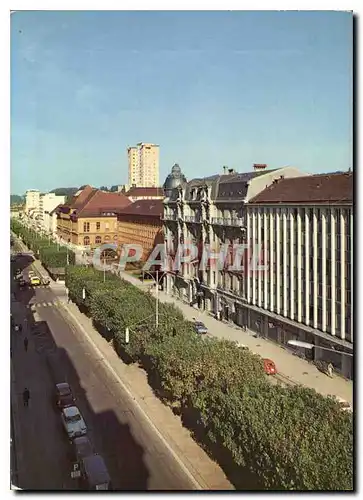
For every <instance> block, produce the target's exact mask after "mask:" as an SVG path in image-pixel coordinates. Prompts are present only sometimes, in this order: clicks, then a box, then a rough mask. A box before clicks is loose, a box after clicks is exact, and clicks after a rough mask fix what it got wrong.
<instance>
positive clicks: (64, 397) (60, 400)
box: [55, 382, 74, 410]
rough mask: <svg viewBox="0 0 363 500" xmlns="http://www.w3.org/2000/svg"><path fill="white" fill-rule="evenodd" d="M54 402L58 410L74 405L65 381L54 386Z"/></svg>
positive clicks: (70, 391)
mask: <svg viewBox="0 0 363 500" xmlns="http://www.w3.org/2000/svg"><path fill="white" fill-rule="evenodd" d="M55 404H56V407H57V408H59V409H60V410H62V409H63V408H67V407H68V406H73V405H74V397H73V394H72V390H71V388H70V386H69V384H67V382H62V383H60V384H57V385H56V386H55Z"/></svg>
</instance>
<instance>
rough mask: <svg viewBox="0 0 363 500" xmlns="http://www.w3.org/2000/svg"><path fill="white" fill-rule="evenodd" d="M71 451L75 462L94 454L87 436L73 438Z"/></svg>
mask: <svg viewBox="0 0 363 500" xmlns="http://www.w3.org/2000/svg"><path fill="white" fill-rule="evenodd" d="M73 452H74V458H75V460H76V462H80V461H81V460H82V459H83V458H87V457H89V456H90V455H94V453H95V450H94V448H93V446H92V444H91V441H90V440H89V439H88V437H87V436H81V437H77V438H74V440H73Z"/></svg>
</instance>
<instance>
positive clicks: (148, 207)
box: [118, 200, 164, 218]
mask: <svg viewBox="0 0 363 500" xmlns="http://www.w3.org/2000/svg"><path fill="white" fill-rule="evenodd" d="M163 211H164V205H163V200H138V201H135V202H134V203H132V204H131V205H128V206H127V207H125V208H123V209H122V210H118V216H120V218H124V217H126V216H129V215H140V216H143V217H145V216H150V217H160V216H161V215H162V214H163Z"/></svg>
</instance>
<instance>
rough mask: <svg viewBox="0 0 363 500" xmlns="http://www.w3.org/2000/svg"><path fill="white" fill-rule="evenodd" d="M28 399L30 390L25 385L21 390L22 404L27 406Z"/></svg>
mask: <svg viewBox="0 0 363 500" xmlns="http://www.w3.org/2000/svg"><path fill="white" fill-rule="evenodd" d="M29 399H30V391H29V389H28V388H27V387H25V389H24V391H23V403H24V406H29Z"/></svg>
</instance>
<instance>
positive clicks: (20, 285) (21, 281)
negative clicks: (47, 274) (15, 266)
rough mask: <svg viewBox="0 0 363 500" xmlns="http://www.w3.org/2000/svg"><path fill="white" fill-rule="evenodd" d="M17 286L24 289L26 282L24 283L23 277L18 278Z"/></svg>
mask: <svg viewBox="0 0 363 500" xmlns="http://www.w3.org/2000/svg"><path fill="white" fill-rule="evenodd" d="M18 284H19V287H20V288H24V287H26V281H25V279H24V278H23V277H20V278H19V280H18Z"/></svg>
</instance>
